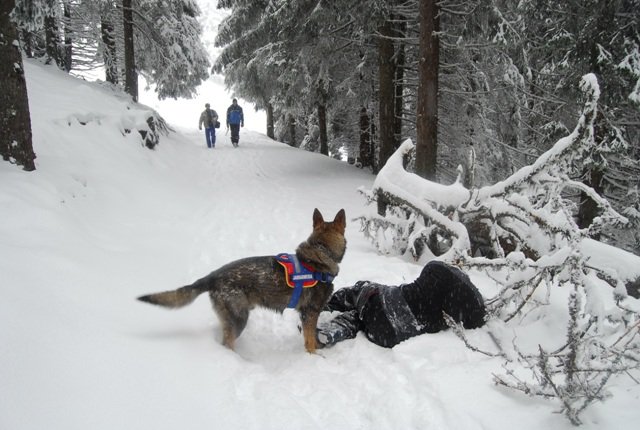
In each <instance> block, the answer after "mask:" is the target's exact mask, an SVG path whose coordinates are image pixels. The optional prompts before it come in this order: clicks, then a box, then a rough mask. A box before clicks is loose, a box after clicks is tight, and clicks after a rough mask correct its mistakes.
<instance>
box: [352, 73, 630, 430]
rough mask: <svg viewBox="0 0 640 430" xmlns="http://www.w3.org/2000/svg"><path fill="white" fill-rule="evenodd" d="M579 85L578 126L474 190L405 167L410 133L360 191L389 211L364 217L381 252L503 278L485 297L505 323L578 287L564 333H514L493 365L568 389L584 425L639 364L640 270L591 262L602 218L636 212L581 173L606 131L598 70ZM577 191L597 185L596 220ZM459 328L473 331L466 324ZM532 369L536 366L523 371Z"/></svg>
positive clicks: (522, 385) (556, 394)
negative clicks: (588, 412) (523, 340)
mask: <svg viewBox="0 0 640 430" xmlns="http://www.w3.org/2000/svg"><path fill="white" fill-rule="evenodd" d="M581 88H582V90H583V92H584V94H585V97H586V101H585V104H584V107H583V112H582V115H581V117H580V119H579V120H578V124H577V126H576V128H575V129H574V130H573V132H572V133H571V134H569V135H568V136H566V137H564V138H562V139H560V140H559V141H557V142H556V144H555V145H554V146H553V147H552V148H551V149H549V150H548V151H547V152H545V153H544V154H542V155H541V156H540V157H539V158H538V159H537V160H536V161H535V162H534V163H533V164H531V165H528V166H525V167H523V168H521V169H520V170H518V171H517V172H515V173H514V174H513V175H511V176H510V177H508V178H506V179H505V180H503V181H500V182H498V183H496V184H493V185H489V186H485V187H481V188H478V189H467V188H465V187H463V186H462V185H461V184H460V182H459V181H457V182H456V183H454V184H452V185H441V184H438V183H435V182H431V181H428V180H426V179H423V178H420V177H418V176H417V175H415V174H412V173H409V172H407V171H406V170H405V167H404V166H405V165H406V163H407V160H408V158H409V157H411V155H412V154H413V152H414V150H415V149H414V145H413V143H412V142H411V141H409V140H408V141H406V142H405V143H404V144H402V146H401V147H400V148H399V149H398V151H396V153H395V154H394V155H393V156H392V157H391V158H390V159H389V161H388V162H387V164H386V165H385V166H384V168H383V169H382V170H381V171H380V173H379V174H378V176H377V178H376V180H375V182H374V185H373V189H372V190H370V191H366V190H362V193H363V194H364V195H365V196H366V197H367V198H368V199H369V201H370V202H375V201H377V202H379V201H380V200H381V199H382V200H384V202H385V203H386V205H382V206H381V207H379V208H378V209H379V212H382V214H381V215H378V214H375V215H370V216H365V217H362V218H361V219H360V221H361V223H362V229H363V231H364V234H365V235H366V236H367V237H368V238H370V239H371V240H372V242H373V243H374V244H375V245H376V246H377V248H378V249H379V250H380V251H381V252H396V253H401V254H406V255H410V256H412V257H413V258H415V259H421V258H427V259H431V258H434V257H436V256H438V258H439V259H442V260H444V261H448V262H450V263H452V264H457V265H461V266H464V267H466V268H468V269H474V270H479V271H481V272H483V273H486V274H487V275H488V276H490V277H491V278H492V279H494V280H495V281H496V283H497V284H498V285H500V289H499V291H498V293H497V294H496V295H495V297H491V298H488V299H487V306H488V309H489V311H490V314H491V315H492V316H493V318H495V319H497V320H499V321H503V322H504V323H505V324H506V323H509V322H510V321H515V320H516V319H518V318H524V316H526V315H527V314H528V313H531V312H534V311H535V310H536V309H539V308H541V307H542V308H544V305H545V304H548V300H549V291H550V289H551V288H563V287H564V289H565V290H570V291H571V293H570V294H569V295H568V299H567V309H568V313H567V318H566V321H567V323H566V324H567V326H566V327H567V329H566V336H565V343H564V344H561V345H558V344H557V343H556V344H551V345H549V344H548V342H547V340H545V339H540V340H537V341H536V342H534V343H537V344H539V346H538V347H537V348H536V350H534V351H531V350H528V349H527V347H526V346H522V345H520V344H519V341H518V340H517V339H514V340H513V341H512V342H511V343H512V345H513V347H512V348H513V350H512V351H510V352H508V351H506V348H507V346H506V345H505V343H507V342H505V341H502V340H501V339H497V340H496V342H497V344H498V345H499V346H500V351H499V352H497V353H494V355H502V356H503V357H505V359H506V363H505V368H506V369H507V373H506V375H496V376H495V380H496V383H498V384H500V385H504V386H507V387H510V388H514V389H517V390H520V391H523V392H525V393H527V394H529V395H535V396H542V397H545V398H555V399H557V400H559V402H560V404H561V406H562V412H563V413H564V414H565V415H566V416H567V418H568V419H569V420H570V421H571V422H572V423H574V424H579V423H580V418H579V416H580V414H581V412H582V411H584V409H585V408H586V407H588V406H589V405H590V404H592V403H593V402H595V401H600V400H603V399H605V398H606V395H607V394H606V393H607V391H606V385H607V383H608V382H609V380H610V379H611V378H612V377H613V376H615V375H620V374H623V373H625V372H628V371H630V370H632V369H639V368H640V303H638V301H637V300H635V299H634V298H632V297H630V296H629V293H632V294H635V295H637V293H638V291H637V290H634V289H633V285H636V288H637V283H638V282H640V271H636V274H635V276H633V277H629V276H625V275H624V274H623V273H621V272H620V271H615V270H612V269H611V268H610V267H605V266H601V265H598V264H597V263H594V262H592V261H590V260H589V258H587V255H586V254H585V252H584V250H585V246H587V245H586V244H587V243H588V242H587V241H588V240H590V239H589V237H590V236H594V235H596V234H597V233H598V232H599V231H600V229H601V228H603V226H607V225H612V224H615V225H618V226H620V227H624V226H629V224H630V222H629V220H628V219H627V218H626V217H625V216H623V215H622V214H620V213H618V212H616V210H615V209H613V208H612V206H611V205H610V204H609V202H608V201H607V200H606V199H605V198H604V197H601V196H600V195H599V194H598V193H596V192H595V191H594V190H593V189H591V188H590V187H589V186H588V185H585V184H584V183H583V182H581V181H579V180H575V179H572V173H573V172H575V171H576V170H580V169H581V168H582V164H583V163H584V162H585V161H584V160H585V158H586V157H585V154H588V153H590V151H592V148H593V147H594V145H595V139H596V138H597V127H596V124H597V118H598V98H599V96H600V88H599V86H598V82H597V79H596V77H595V75H593V74H589V75H585V76H584V77H583V79H582V82H581ZM575 191H579V192H583V193H585V194H587V195H588V196H589V197H590V198H592V199H593V200H594V201H595V202H596V203H597V204H598V207H599V210H600V216H599V217H597V218H596V219H594V222H593V223H592V224H590V225H589V226H588V227H586V228H580V227H579V226H578V224H577V223H576V220H575V214H576V211H577V208H576V205H575V202H574V201H573V200H572V199H571V198H570V196H571V194H572V193H574V192H575ZM621 252H622V251H621ZM542 312H544V311H542ZM514 324H517V323H516V322H514ZM456 333H457V334H458V335H459V336H461V337H462V338H463V339H464V333H463V332H462V331H460V330H456ZM465 341H466V339H465ZM530 343H531V341H529V344H530ZM514 369H515V370H514ZM524 370H527V371H529V372H530V373H531V374H532V376H531V377H529V378H525V377H523V376H522V373H523V371H524Z"/></svg>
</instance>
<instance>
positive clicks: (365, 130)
mask: <svg viewBox="0 0 640 430" xmlns="http://www.w3.org/2000/svg"><path fill="white" fill-rule="evenodd" d="M371 152H372V151H371V120H370V118H369V113H368V112H367V108H366V107H364V106H363V107H362V109H360V164H361V166H362V167H363V168H365V167H373V160H372V156H371Z"/></svg>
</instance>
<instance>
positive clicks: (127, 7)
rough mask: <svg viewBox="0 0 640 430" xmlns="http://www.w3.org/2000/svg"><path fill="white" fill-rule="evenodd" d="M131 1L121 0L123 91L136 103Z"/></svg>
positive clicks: (136, 73)
mask: <svg viewBox="0 0 640 430" xmlns="http://www.w3.org/2000/svg"><path fill="white" fill-rule="evenodd" d="M132 7H133V6H132V0H122V18H123V24H124V90H125V92H126V93H127V94H129V95H130V96H131V97H132V98H133V101H135V102H137V101H138V71H137V70H136V59H135V50H134V44H133V9H132Z"/></svg>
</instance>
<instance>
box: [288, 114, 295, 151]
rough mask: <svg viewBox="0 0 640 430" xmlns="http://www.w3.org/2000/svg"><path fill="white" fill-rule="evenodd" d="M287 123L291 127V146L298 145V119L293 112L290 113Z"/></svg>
mask: <svg viewBox="0 0 640 430" xmlns="http://www.w3.org/2000/svg"><path fill="white" fill-rule="evenodd" d="M287 121H288V123H287V125H288V128H289V139H290V141H289V146H293V147H295V146H296V119H295V117H294V116H293V115H292V114H288V118H287Z"/></svg>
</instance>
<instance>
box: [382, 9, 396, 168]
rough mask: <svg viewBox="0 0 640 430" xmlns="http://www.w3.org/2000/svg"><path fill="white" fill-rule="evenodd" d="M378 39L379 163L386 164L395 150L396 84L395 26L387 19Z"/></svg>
mask: <svg viewBox="0 0 640 430" xmlns="http://www.w3.org/2000/svg"><path fill="white" fill-rule="evenodd" d="M378 31H379V33H380V38H379V39H378V70H379V72H378V79H379V103H380V112H378V114H379V124H380V134H379V136H380V153H379V159H378V160H379V161H378V165H379V166H380V168H382V166H384V164H385V163H386V162H387V160H388V159H389V157H391V155H393V151H394V146H395V145H394V140H395V139H394V130H393V128H394V121H395V120H394V112H395V103H394V96H395V93H394V86H393V81H394V78H395V65H394V60H393V54H394V52H393V41H392V39H391V38H392V37H393V26H392V23H391V21H386V22H385V23H384V24H383V25H382V26H381V27H380V28H379V29H378Z"/></svg>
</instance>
